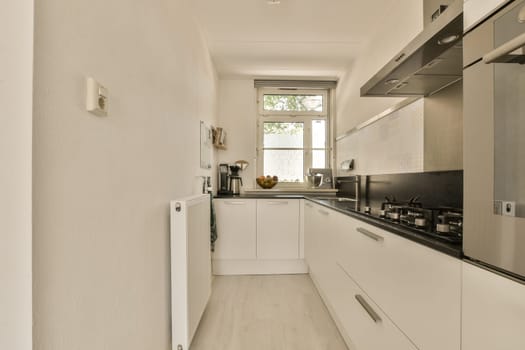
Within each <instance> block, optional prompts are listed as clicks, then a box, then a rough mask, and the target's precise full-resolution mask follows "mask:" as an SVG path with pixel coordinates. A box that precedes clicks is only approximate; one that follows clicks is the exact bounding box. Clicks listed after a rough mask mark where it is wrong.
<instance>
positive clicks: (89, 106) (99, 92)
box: [86, 78, 108, 117]
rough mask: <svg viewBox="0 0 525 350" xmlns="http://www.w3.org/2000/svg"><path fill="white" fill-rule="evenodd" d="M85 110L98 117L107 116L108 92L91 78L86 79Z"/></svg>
mask: <svg viewBox="0 0 525 350" xmlns="http://www.w3.org/2000/svg"><path fill="white" fill-rule="evenodd" d="M86 110H87V111H88V112H90V113H93V114H94V115H98V116H99V117H105V116H107V115H108V90H107V89H106V88H105V87H103V86H102V85H100V83H99V82H97V81H96V80H95V79H93V78H87V79H86Z"/></svg>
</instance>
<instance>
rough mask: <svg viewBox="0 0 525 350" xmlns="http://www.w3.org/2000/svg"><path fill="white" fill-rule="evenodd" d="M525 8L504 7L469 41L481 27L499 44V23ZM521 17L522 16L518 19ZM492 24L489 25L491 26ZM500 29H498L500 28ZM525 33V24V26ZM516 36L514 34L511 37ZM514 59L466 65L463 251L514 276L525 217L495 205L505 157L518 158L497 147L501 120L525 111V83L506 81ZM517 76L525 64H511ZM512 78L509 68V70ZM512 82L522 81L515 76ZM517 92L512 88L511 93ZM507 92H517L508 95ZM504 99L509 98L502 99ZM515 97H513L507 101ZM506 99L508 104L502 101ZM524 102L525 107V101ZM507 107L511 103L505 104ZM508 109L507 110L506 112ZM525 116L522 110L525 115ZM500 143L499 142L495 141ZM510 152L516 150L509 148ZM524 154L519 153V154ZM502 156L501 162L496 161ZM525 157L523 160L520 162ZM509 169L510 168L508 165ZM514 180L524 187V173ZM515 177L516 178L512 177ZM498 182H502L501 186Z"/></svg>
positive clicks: (520, 263) (522, 252)
mask: <svg viewBox="0 0 525 350" xmlns="http://www.w3.org/2000/svg"><path fill="white" fill-rule="evenodd" d="M523 6H525V1H523V0H522V1H516V2H513V3H511V4H509V5H508V6H507V8H505V9H504V10H503V11H501V12H500V13H498V14H496V15H495V16H494V17H493V18H491V19H489V20H488V21H487V22H485V23H483V24H482V26H481V27H479V28H478V29H475V30H474V31H473V32H471V33H469V34H467V36H466V37H465V40H464V44H465V46H466V47H465V49H466V50H470V49H469V48H468V45H469V40H468V37H469V35H473V36H475V35H476V30H481V31H484V32H485V33H487V34H490V35H485V37H486V40H489V41H491V42H492V43H493V47H496V46H498V44H497V43H495V40H494V33H495V30H496V28H495V23H497V21H498V19H501V18H503V16H505V15H506V14H508V13H509V12H510V11H513V10H515V9H516V8H517V7H520V8H521V7H523ZM512 20H514V21H517V18H514V19H512ZM486 26H489V28H487V27H486ZM496 31H497V30H496ZM523 32H525V23H524V24H523ZM510 39H512V38H508V39H507V40H510ZM508 64H509V63H497V64H487V63H484V62H483V61H479V62H478V63H476V64H474V65H471V66H469V67H467V68H465V70H464V72H463V78H464V93H463V97H464V128H463V130H464V135H463V136H464V140H463V141H464V147H463V152H464V153H463V154H464V164H463V165H464V176H465V178H464V179H465V182H464V196H465V197H464V203H465V205H464V229H463V232H464V237H463V249H464V253H465V255H466V256H467V257H469V258H471V259H473V260H476V261H479V262H481V263H484V264H487V265H490V266H492V267H495V268H497V269H500V270H504V271H506V272H508V273H510V274H512V275H514V276H518V277H520V278H522V279H525V219H524V218H519V217H513V216H504V215H499V214H497V213H498V210H497V208H495V205H494V204H495V202H494V201H495V199H496V198H495V192H496V194H499V193H498V191H499V190H496V189H495V187H497V186H498V183H500V181H499V180H497V179H496V178H495V175H496V176H501V171H502V170H501V169H500V167H501V166H502V165H501V164H500V163H501V162H502V161H512V157H513V156H509V157H502V155H501V149H500V148H499V147H501V145H499V146H496V144H497V143H498V142H501V141H500V137H501V135H499V134H498V132H499V131H497V129H498V128H500V126H498V125H499V123H502V122H503V123H505V120H506V119H507V118H508V117H502V116H501V113H508V109H509V104H512V106H511V107H510V108H512V109H513V110H516V108H519V109H520V110H521V112H520V113H523V112H524V111H525V109H523V107H524V106H523V104H522V102H521V101H520V100H517V99H516V98H515V95H516V91H519V93H520V94H521V98H520V99H521V100H523V99H525V94H524V93H525V81H524V80H520V79H517V81H515V82H513V83H509V82H505V81H501V80H500V79H502V78H501V77H499V78H498V76H497V74H498V71H501V72H504V71H505V70H507V68H503V70H500V69H499V68H498V66H499V65H508ZM510 65H513V66H514V67H513V68H509V69H512V70H514V72H512V73H510V74H512V75H517V76H521V77H523V76H524V75H523V74H525V66H524V65H519V64H516V63H511V64H510ZM504 73H505V74H507V76H508V74H509V73H508V72H504ZM510 79H511V80H516V79H515V78H514V77H511V78H510ZM511 90H513V91H512V92H510V91H511ZM505 95H512V98H510V97H511V96H505ZM502 98H503V99H502ZM507 98H510V99H507ZM502 103H503V104H502ZM520 104H521V105H520ZM505 105H507V106H505ZM505 109H507V110H505ZM524 117H525V116H524V114H520V118H521V119H523V118H524ZM524 135H525V130H520V132H518V133H517V136H518V137H519V136H521V138H523V137H524ZM495 141H496V142H495ZM509 152H510V151H509ZM516 154H518V155H519V153H516ZM495 159H496V160H495ZM520 161H522V160H520ZM504 170H505V172H507V171H508V170H507V169H504ZM511 173H512V174H511V175H504V176H510V177H509V181H516V183H517V186H524V184H525V182H524V183H523V184H520V183H519V182H520V181H523V180H524V179H525V171H524V172H521V173H520V172H515V171H512V172H511ZM511 178H512V179H511ZM495 185H496V186H495Z"/></svg>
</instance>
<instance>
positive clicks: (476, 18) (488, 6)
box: [463, 0, 509, 31]
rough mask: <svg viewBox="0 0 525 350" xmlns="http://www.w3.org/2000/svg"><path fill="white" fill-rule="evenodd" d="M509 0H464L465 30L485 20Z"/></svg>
mask: <svg viewBox="0 0 525 350" xmlns="http://www.w3.org/2000/svg"><path fill="white" fill-rule="evenodd" d="M507 2H509V0H465V1H464V2H463V31H468V30H469V29H471V28H472V27H474V26H475V25H476V24H478V23H480V22H481V21H483V20H484V19H485V18H487V17H488V16H489V15H490V14H491V13H493V12H494V11H495V10H496V9H498V8H500V7H501V6H503V5H504V4H505V3H507Z"/></svg>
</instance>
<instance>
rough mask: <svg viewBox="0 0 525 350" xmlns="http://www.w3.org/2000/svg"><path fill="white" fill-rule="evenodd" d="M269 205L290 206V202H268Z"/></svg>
mask: <svg viewBox="0 0 525 350" xmlns="http://www.w3.org/2000/svg"><path fill="white" fill-rule="evenodd" d="M268 205H288V202H268Z"/></svg>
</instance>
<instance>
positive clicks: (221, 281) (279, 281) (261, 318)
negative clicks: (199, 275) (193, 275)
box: [191, 275, 347, 350]
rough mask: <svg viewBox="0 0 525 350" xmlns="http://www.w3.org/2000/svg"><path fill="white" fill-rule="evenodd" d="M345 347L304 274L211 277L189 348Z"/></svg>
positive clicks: (312, 349) (332, 349)
mask: <svg viewBox="0 0 525 350" xmlns="http://www.w3.org/2000/svg"><path fill="white" fill-rule="evenodd" d="M259 349H261V350H263V349H264V350H347V348H346V346H345V344H344V341H343V339H342V338H341V335H340V334H339V332H338V331H337V328H336V326H335V324H334V322H333V320H332V319H331V317H330V315H329V314H328V310H327V309H326V307H325V305H324V304H323V302H322V300H321V297H320V296H319V294H318V293H317V290H316V289H315V286H314V285H313V283H312V281H311V279H310V277H309V276H308V275H272V276H216V277H215V279H214V282H213V292H212V297H211V300H210V302H209V305H208V308H207V309H206V311H205V313H204V316H203V318H202V321H201V323H200V326H199V329H198V330H197V333H196V334H195V337H194V339H193V343H192V346H191V350H259Z"/></svg>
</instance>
